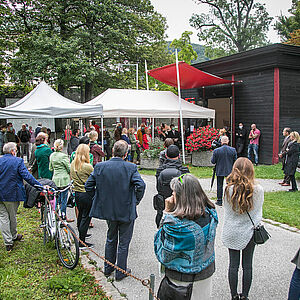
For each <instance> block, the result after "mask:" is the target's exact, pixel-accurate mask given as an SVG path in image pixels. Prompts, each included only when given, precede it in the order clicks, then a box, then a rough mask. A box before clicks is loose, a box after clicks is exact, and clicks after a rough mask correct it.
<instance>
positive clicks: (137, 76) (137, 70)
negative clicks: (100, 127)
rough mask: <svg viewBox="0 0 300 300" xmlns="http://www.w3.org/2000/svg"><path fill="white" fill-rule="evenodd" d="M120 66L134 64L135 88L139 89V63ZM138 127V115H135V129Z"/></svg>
mask: <svg viewBox="0 0 300 300" xmlns="http://www.w3.org/2000/svg"><path fill="white" fill-rule="evenodd" d="M122 66H135V70H136V89H137V90H138V89H139V64H122ZM138 127H139V117H136V130H137V129H138Z"/></svg>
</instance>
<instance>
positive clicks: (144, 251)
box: [89, 175, 300, 300]
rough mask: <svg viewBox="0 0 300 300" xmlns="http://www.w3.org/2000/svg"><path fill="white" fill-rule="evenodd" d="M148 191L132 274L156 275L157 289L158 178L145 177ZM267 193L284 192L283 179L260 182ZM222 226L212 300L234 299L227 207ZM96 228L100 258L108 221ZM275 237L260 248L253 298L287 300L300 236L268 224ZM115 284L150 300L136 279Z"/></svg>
mask: <svg viewBox="0 0 300 300" xmlns="http://www.w3.org/2000/svg"><path fill="white" fill-rule="evenodd" d="M142 177H143V179H144V180H145V182H146V185H147V188H146V193H145V196H144V199H143V200H142V202H141V203H140V205H139V206H138V215H139V217H138V219H137V220H136V223H135V229H134V234H133V238H132V242H131V244H130V249H129V257H128V267H129V268H131V269H132V273H133V274H134V275H136V276H137V277H140V278H149V275H150V274H154V275H155V278H156V281H155V290H156V291H157V288H158V285H159V282H160V280H161V279H162V277H160V274H159V264H158V262H157V260H156V258H155V255H154V251H153V240H154V234H155V232H156V226H155V222H154V219H155V211H154V210H153V208H152V197H153V195H154V194H155V193H156V189H155V177H154V176H146V175H144V176H142ZM257 181H258V182H259V183H260V184H261V185H262V186H263V187H264V189H265V191H268V192H270V191H281V190H283V191H284V190H286V187H285V188H284V187H281V186H280V185H279V184H278V182H279V180H262V179H259V180H257ZM200 183H201V185H202V186H203V188H204V190H205V191H206V192H207V193H208V194H209V196H210V197H213V196H215V195H216V183H215V185H214V187H213V191H212V192H209V189H210V179H200ZM217 212H218V215H219V220H220V224H219V226H218V230H217V236H216V272H215V274H214V275H213V290H212V299H215V300H217V299H218V300H223V299H224V300H225V299H230V291H229V285H228V281H227V270H228V250H227V249H226V248H225V247H224V246H223V245H222V243H221V239H220V238H221V229H222V223H223V208H222V207H217ZM93 223H94V225H95V227H94V228H93V229H91V230H90V231H89V232H90V233H92V239H91V240H89V242H92V243H94V244H95V248H94V250H95V251H96V252H97V253H99V254H100V255H103V254H104V245H105V239H106V230H107V226H106V223H105V221H102V220H97V219H93ZM265 226H266V228H267V230H268V231H269V233H270V234H271V236H272V237H271V239H270V240H269V241H268V242H267V243H266V244H265V245H260V246H258V247H257V248H256V250H255V255H254V264H253V266H254V270H253V283H252V287H251V290H250V295H249V297H250V299H259V300H269V299H270V300H271V299H272V300H282V299H287V293H288V286H289V282H290V279H291V275H292V272H293V270H294V267H295V266H294V265H293V264H292V263H290V260H291V258H292V257H293V255H294V254H295V252H296V250H297V249H298V248H299V246H300V234H299V233H294V232H290V231H287V230H284V229H282V228H279V227H276V226H273V225H270V224H265ZM90 257H91V258H93V259H94V260H95V261H96V262H97V264H98V266H99V267H102V266H103V262H102V261H101V260H100V259H99V258H97V257H96V256H95V255H94V254H90ZM113 285H114V286H115V287H116V288H117V289H118V290H119V292H120V293H122V294H125V295H126V297H127V299H130V300H133V299H139V300H141V299H148V290H147V289H146V288H145V287H143V286H142V285H141V283H140V282H137V281H136V280H134V279H132V278H125V279H123V280H122V281H120V282H114V283H113Z"/></svg>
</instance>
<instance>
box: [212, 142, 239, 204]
mask: <svg viewBox="0 0 300 300" xmlns="http://www.w3.org/2000/svg"><path fill="white" fill-rule="evenodd" d="M228 143H229V139H228V137H227V136H222V138H221V145H222V146H221V147H219V148H217V149H215V150H214V152H213V156H212V158H211V162H212V163H213V164H216V167H215V168H216V175H217V198H218V200H217V202H216V204H217V205H219V206H222V198H223V182H224V177H227V176H228V175H229V174H230V173H231V171H232V166H233V164H234V162H235V161H236V159H237V153H236V150H235V149H234V148H233V147H230V146H228Z"/></svg>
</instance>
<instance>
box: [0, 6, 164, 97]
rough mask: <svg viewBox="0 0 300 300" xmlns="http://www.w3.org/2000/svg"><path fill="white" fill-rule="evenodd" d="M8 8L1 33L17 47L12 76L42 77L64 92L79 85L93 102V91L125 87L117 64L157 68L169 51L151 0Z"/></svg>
mask: <svg viewBox="0 0 300 300" xmlns="http://www.w3.org/2000/svg"><path fill="white" fill-rule="evenodd" d="M4 7H5V8H6V9H7V10H9V12H10V14H12V15H13V18H9V17H8V14H7V15H4V16H3V19H4V20H5V22H4V23H5V26H4V27H3V28H0V34H1V33H2V32H4V31H6V32H8V34H9V35H10V39H11V40H14V41H15V45H16V46H15V49H14V52H13V53H12V55H11V57H10V76H11V78H12V79H13V80H16V81H19V82H28V81H33V80H34V79H39V78H44V79H46V80H47V81H50V82H52V83H53V84H55V85H57V86H58V91H59V92H60V93H61V94H63V93H64V90H65V89H66V88H68V87H70V86H74V85H75V86H79V87H81V88H82V89H84V94H85V97H84V98H85V100H89V99H90V98H91V97H92V95H93V90H96V91H98V90H101V91H102V90H103V89H105V88H107V87H112V86H113V85H112V84H115V83H118V85H122V84H123V82H122V81H120V80H118V79H119V78H120V73H119V72H118V71H117V69H118V65H120V64H123V63H137V62H144V59H147V61H149V62H150V63H152V64H156V63H157V62H158V61H163V60H164V55H165V54H166V53H167V49H166V43H165V42H164V34H165V29H166V21H165V19H164V18H163V17H162V16H161V15H160V14H158V13H157V12H155V11H154V9H153V6H152V5H151V3H150V1H149V0H135V1H132V0H106V1H101V0H65V1H61V0H39V1H29V0H10V1H6V3H5V4H4ZM11 24H12V25H11ZM163 47H164V49H165V51H161V50H162V49H163ZM153 53H155V54H156V56H154V55H153ZM123 87H125V86H123ZM126 87H128V86H126Z"/></svg>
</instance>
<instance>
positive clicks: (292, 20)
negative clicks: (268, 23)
mask: <svg viewBox="0 0 300 300" xmlns="http://www.w3.org/2000/svg"><path fill="white" fill-rule="evenodd" d="M289 13H290V14H291V16H290V17H286V16H284V15H282V14H281V16H279V17H277V22H276V23H275V26H274V28H275V30H277V32H278V34H279V36H280V37H281V39H282V41H284V42H286V41H287V40H289V39H290V38H292V36H293V37H295V34H297V30H299V29H300V1H299V0H292V7H291V8H290V9H289ZM298 35H299V32H298Z"/></svg>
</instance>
